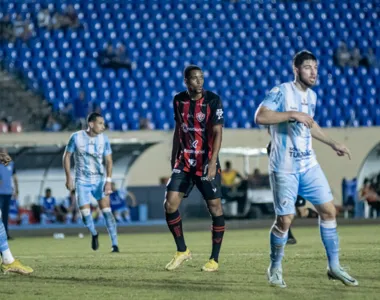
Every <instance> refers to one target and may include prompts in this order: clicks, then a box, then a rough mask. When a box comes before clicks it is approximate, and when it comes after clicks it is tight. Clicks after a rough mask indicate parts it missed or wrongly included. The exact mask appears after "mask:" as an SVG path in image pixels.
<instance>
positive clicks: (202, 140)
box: [173, 91, 224, 176]
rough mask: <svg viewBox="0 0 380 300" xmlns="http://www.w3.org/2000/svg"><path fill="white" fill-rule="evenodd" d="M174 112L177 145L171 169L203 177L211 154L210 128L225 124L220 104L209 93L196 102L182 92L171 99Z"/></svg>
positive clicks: (205, 92)
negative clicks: (174, 160)
mask: <svg viewBox="0 0 380 300" xmlns="http://www.w3.org/2000/svg"><path fill="white" fill-rule="evenodd" d="M173 108H174V119H175V121H176V126H178V134H179V136H178V138H179V141H180V147H179V151H178V153H177V157H176V162H175V166H174V169H175V170H182V171H184V172H192V173H193V172H194V173H195V175H197V176H203V175H206V174H207V169H208V162H209V160H210V159H211V157H212V151H213V143H214V135H213V130H212V129H213V126H214V125H219V124H221V125H223V123H224V116H223V106H222V101H221V99H220V97H219V96H218V95H217V94H215V93H213V92H210V91H203V97H202V98H201V99H199V100H191V99H190V96H189V94H188V92H187V91H183V92H181V93H179V94H177V95H175V96H174V99H173ZM218 168H219V161H218Z"/></svg>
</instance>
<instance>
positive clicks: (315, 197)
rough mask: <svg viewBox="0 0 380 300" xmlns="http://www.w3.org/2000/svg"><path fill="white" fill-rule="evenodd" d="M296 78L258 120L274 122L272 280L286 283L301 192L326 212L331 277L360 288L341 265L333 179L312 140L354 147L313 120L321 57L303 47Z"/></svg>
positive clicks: (323, 226)
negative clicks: (287, 247)
mask: <svg viewBox="0 0 380 300" xmlns="http://www.w3.org/2000/svg"><path fill="white" fill-rule="evenodd" d="M293 72H294V75H295V80H294V82H287V83H283V84H281V85H279V86H276V87H274V88H273V89H272V90H271V91H270V92H269V94H268V95H267V97H266V98H265V99H264V101H263V102H262V103H261V105H260V106H259V108H258V109H257V112H256V115H255V121H256V123H257V124H262V125H270V135H271V138H272V149H271V150H272V151H271V155H270V159H269V172H270V183H271V188H272V191H273V196H274V207H275V212H276V221H275V223H274V224H273V226H272V229H271V232H270V246H271V247H270V248H271V253H270V260H271V263H270V266H269V268H268V273H267V274H268V280H269V283H270V284H271V285H273V286H279V287H286V284H285V281H284V280H283V278H282V264H281V261H282V258H283V256H284V247H285V244H286V241H287V238H288V230H289V227H290V225H291V223H292V221H293V218H294V214H295V205H294V204H295V202H296V199H297V194H299V195H301V196H302V197H304V198H305V199H307V200H309V201H310V202H311V203H312V204H313V205H314V206H315V208H316V209H317V211H318V213H319V215H320V219H319V220H320V221H319V224H320V226H319V227H320V234H321V238H322V242H323V245H324V247H325V249H326V254H327V258H328V271H327V275H328V278H329V279H334V280H335V279H336V280H340V281H342V282H343V283H344V284H345V285H349V286H357V285H358V281H357V280H356V279H354V278H352V277H351V276H350V275H349V274H348V273H347V272H346V271H345V270H344V269H343V268H342V267H341V266H340V263H339V239H338V233H337V223H336V218H335V216H336V211H335V206H334V204H333V198H332V194H331V190H330V187H329V184H328V182H327V179H326V177H325V175H324V173H323V171H322V169H321V167H320V166H319V164H318V162H317V159H316V156H315V153H314V151H313V148H312V138H315V139H317V140H318V141H321V142H322V143H324V144H326V145H328V146H330V147H331V148H332V149H333V150H334V151H335V152H336V153H337V154H338V156H344V155H348V157H349V158H350V151H349V150H348V148H347V147H346V146H345V145H343V144H340V143H338V142H336V141H334V140H333V139H331V138H330V137H328V136H327V135H326V134H325V133H324V132H323V131H322V129H321V128H320V127H319V125H318V124H317V123H316V122H315V121H314V120H313V116H314V113H315V106H316V100H317V96H316V93H315V92H314V91H313V90H311V89H310V88H311V87H312V86H314V85H315V84H316V81H317V75H318V63H317V59H316V57H315V56H314V55H313V54H312V53H310V52H308V51H301V52H299V53H297V54H296V55H295V56H294V58H293Z"/></svg>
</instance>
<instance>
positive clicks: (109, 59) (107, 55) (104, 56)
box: [98, 43, 116, 68]
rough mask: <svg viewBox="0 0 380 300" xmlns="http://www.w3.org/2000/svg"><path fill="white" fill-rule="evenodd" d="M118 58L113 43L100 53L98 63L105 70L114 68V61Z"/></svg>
mask: <svg viewBox="0 0 380 300" xmlns="http://www.w3.org/2000/svg"><path fill="white" fill-rule="evenodd" d="M115 58H116V53H115V51H114V49H113V46H112V44H111V43H108V44H107V45H106V47H105V48H104V49H103V50H101V51H100V52H99V56H98V63H99V65H100V66H101V67H103V68H112V67H113V60H114V59H115Z"/></svg>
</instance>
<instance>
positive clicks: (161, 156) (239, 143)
mask: <svg viewBox="0 0 380 300" xmlns="http://www.w3.org/2000/svg"><path fill="white" fill-rule="evenodd" d="M325 131H326V132H327V134H329V135H330V136H331V137H332V138H333V139H334V140H337V141H341V142H343V143H345V144H346V145H347V146H348V147H349V148H350V149H351V152H352V160H349V159H348V158H346V157H345V158H340V157H338V156H336V154H334V152H333V151H332V150H331V149H330V148H328V147H326V146H324V145H323V144H322V143H320V142H318V141H314V149H315V151H316V154H317V157H318V160H319V162H320V164H321V166H322V168H323V169H324V171H325V173H326V176H327V178H328V180H329V182H330V185H331V188H332V192H333V195H334V197H335V201H336V203H341V180H342V178H343V177H346V178H353V177H356V176H357V174H358V172H359V169H360V167H361V165H362V163H363V161H364V160H365V159H366V157H367V155H368V153H369V152H370V151H371V149H372V148H373V147H374V146H375V145H376V144H377V143H378V142H379V141H380V137H379V136H380V135H379V133H380V128H379V127H369V128H367V127H359V128H328V129H325ZM70 134H71V133H65V132H63V133H20V134H2V135H1V144H2V145H3V146H4V145H23V146H25V145H30V146H32V145H34V144H36V143H38V144H52V143H57V144H65V143H66V142H67V140H68V138H69V136H70ZM108 135H109V137H110V138H111V139H126V140H127V139H133V138H137V139H139V140H143V141H160V142H161V143H160V144H158V145H156V146H153V147H152V148H150V149H148V150H147V151H145V152H144V153H143V154H142V155H141V156H140V157H139V158H138V159H137V161H136V162H135V163H134V165H133V166H132V168H131V169H130V172H129V179H128V184H129V186H147V185H158V184H159V180H160V178H161V177H167V176H169V175H170V163H169V158H170V152H171V145H172V132H171V131H170V132H169V131H129V132H109V133H108ZM268 141H269V136H268V134H267V131H266V130H255V129H252V130H245V129H225V130H224V135H223V145H222V146H223V147H264V146H265V145H266V144H267V143H268ZM225 160H226V158H224V157H221V162H222V164H223V163H224V161H225ZM228 160H231V162H232V165H233V167H234V168H235V169H237V170H238V171H240V172H242V173H243V170H244V161H243V159H241V158H231V157H228ZM267 163H268V161H267V158H266V157H264V158H260V159H259V158H255V159H252V161H251V166H252V169H253V168H254V167H257V168H259V169H260V170H261V172H267Z"/></svg>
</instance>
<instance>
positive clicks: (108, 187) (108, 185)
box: [104, 182, 112, 196]
mask: <svg viewBox="0 0 380 300" xmlns="http://www.w3.org/2000/svg"><path fill="white" fill-rule="evenodd" d="M104 194H106V196H109V195H111V194H112V189H111V182H106V184H105V185H104Z"/></svg>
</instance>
